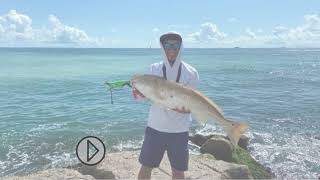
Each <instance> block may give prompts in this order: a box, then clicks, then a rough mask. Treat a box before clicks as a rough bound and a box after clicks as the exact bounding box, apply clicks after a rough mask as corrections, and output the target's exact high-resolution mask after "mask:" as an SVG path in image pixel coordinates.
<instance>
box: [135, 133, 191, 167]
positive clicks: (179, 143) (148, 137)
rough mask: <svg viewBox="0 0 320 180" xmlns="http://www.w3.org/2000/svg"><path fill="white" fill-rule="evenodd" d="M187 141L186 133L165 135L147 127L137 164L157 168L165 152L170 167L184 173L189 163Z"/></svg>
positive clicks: (187, 135) (187, 134)
mask: <svg viewBox="0 0 320 180" xmlns="http://www.w3.org/2000/svg"><path fill="white" fill-rule="evenodd" d="M188 139H189V132H188V131H187V132H181V133H166V132H160V131H157V130H155V129H153V128H151V127H147V128H146V129H145V136H144V140H143V145H142V149H141V152H140V157H139V162H140V163H141V164H142V165H143V166H146V167H150V168H156V167H159V165H160V162H161V160H162V158H163V155H164V152H165V151H167V154H168V158H169V161H170V164H171V167H173V168H174V169H176V170H178V171H186V170H188V161H189V149H188Z"/></svg>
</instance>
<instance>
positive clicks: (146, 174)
mask: <svg viewBox="0 0 320 180" xmlns="http://www.w3.org/2000/svg"><path fill="white" fill-rule="evenodd" d="M151 172H152V168H149V167H147V166H144V165H141V168H140V171H139V174H138V179H151Z"/></svg>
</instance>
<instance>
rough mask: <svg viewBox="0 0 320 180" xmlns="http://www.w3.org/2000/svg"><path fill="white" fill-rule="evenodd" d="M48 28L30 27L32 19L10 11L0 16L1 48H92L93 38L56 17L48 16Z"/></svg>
mask: <svg viewBox="0 0 320 180" xmlns="http://www.w3.org/2000/svg"><path fill="white" fill-rule="evenodd" d="M48 24H49V26H48V27H45V28H42V29H39V28H33V27H32V19H31V18H30V17H29V16H27V15H25V14H20V13H18V12H16V11H15V10H10V11H9V12H8V13H7V14H5V15H3V16H0V43H1V45H2V46H50V45H55V46H60V45H61V46H69V45H72V46H92V45H95V44H96V40H95V39H94V38H91V37H89V36H88V35H87V34H86V32H85V31H83V30H81V29H78V28H75V27H72V26H68V25H65V24H63V23H62V22H61V21H60V20H59V19H58V18H57V17H56V16H54V15H49V17H48Z"/></svg>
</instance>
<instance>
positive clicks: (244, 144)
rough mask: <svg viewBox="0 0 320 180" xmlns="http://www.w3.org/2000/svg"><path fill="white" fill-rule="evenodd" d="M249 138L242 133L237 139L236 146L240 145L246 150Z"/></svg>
mask: <svg viewBox="0 0 320 180" xmlns="http://www.w3.org/2000/svg"><path fill="white" fill-rule="evenodd" d="M248 144H249V138H248V137H247V136H245V135H242V136H241V137H240V139H239V142H238V146H240V147H242V148H243V149H245V150H248Z"/></svg>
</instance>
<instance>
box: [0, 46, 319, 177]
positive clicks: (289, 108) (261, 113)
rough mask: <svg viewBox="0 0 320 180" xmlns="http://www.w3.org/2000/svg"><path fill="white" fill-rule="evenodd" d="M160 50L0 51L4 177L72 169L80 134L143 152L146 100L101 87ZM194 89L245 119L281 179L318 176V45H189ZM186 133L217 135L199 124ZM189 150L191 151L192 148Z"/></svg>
mask: <svg viewBox="0 0 320 180" xmlns="http://www.w3.org/2000/svg"><path fill="white" fill-rule="evenodd" d="M160 58H161V56H160V50H159V49H6V48H3V49H0V134H1V136H0V142H1V143H0V176H3V175H20V174H27V173H30V172H34V171H37V170H40V169H44V168H50V167H61V166H66V165H70V164H72V163H77V162H78V161H77V159H76V156H75V146H76V144H77V142H78V141H79V140H80V139H81V138H82V137H84V136H86V135H94V136H97V137H99V138H101V139H102V140H103V141H104V142H105V144H106V146H107V149H108V151H109V152H111V151H121V150H130V149H136V148H139V147H140V145H141V143H142V137H143V132H144V131H143V129H144V127H145V125H146V117H147V112H148V106H149V105H148V103H141V102H135V101H134V100H133V98H132V97H131V92H130V90H129V89H123V90H119V91H117V92H115V93H114V101H115V103H114V104H113V105H111V104H110V97H109V94H108V93H107V92H106V89H105V87H104V85H103V83H104V82H105V81H106V80H117V79H129V78H130V76H131V75H132V74H134V73H139V72H140V73H142V72H143V71H144V69H145V67H146V66H147V65H148V64H151V63H153V62H157V61H159V60H160ZM184 59H185V60H186V61H187V62H188V63H190V64H192V65H193V66H194V67H195V68H197V70H198V72H199V75H200V80H201V82H200V84H199V89H200V90H201V91H202V92H204V94H206V95H207V96H209V97H210V98H212V99H213V100H215V101H216V103H217V104H219V105H220V106H221V107H222V108H223V109H224V112H225V115H226V116H227V117H230V118H233V119H240V120H243V121H246V122H248V123H249V124H250V125H251V129H250V130H249V132H248V133H247V135H248V136H250V138H251V142H250V147H249V150H250V152H251V154H252V155H253V156H254V157H255V158H256V159H257V160H258V161H259V162H261V163H263V164H265V165H266V166H268V167H270V168H271V169H272V170H273V171H274V172H275V173H276V175H277V176H278V177H281V178H287V179H290V178H316V177H318V174H319V172H320V151H319V149H320V140H318V139H316V138H315V137H316V136H320V132H319V129H320V119H319V118H320V109H319V106H320V49H186V50H185V52H184ZM192 132H200V133H204V134H207V133H211V132H219V133H221V132H222V131H221V128H220V127H219V126H216V125H215V124H209V125H207V126H206V127H204V128H201V127H199V126H197V124H196V123H195V124H194V125H193V127H192ZM190 147H191V149H192V152H193V153H197V149H196V148H194V147H193V146H192V145H190Z"/></svg>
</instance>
